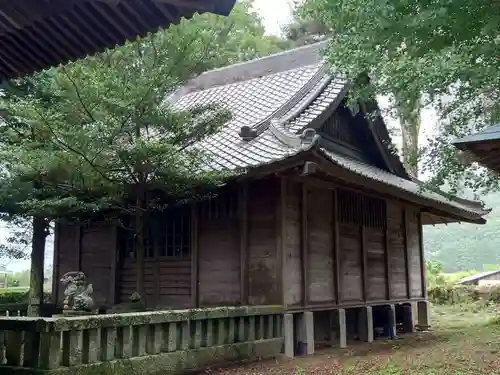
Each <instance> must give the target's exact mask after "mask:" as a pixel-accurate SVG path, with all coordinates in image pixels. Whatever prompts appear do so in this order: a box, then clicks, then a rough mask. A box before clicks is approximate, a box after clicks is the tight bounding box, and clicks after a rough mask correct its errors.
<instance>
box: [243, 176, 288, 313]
mask: <svg viewBox="0 0 500 375" xmlns="http://www.w3.org/2000/svg"><path fill="white" fill-rule="evenodd" d="M280 191H281V184H280V180H279V179H276V178H275V179H263V180H257V181H253V182H251V183H249V184H248V282H249V285H248V300H249V304H250V305H270V304H274V303H281V301H282V295H280V293H279V290H280V285H279V284H281V282H282V281H281V279H280V278H279V273H278V265H279V258H278V239H277V231H276V228H277V227H278V223H277V220H278V218H279V217H280V216H277V215H276V207H277V205H278V201H279V192H280Z"/></svg>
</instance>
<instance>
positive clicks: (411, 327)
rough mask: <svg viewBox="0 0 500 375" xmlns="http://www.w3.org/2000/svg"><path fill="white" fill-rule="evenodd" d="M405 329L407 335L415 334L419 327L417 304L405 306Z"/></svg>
mask: <svg viewBox="0 0 500 375" xmlns="http://www.w3.org/2000/svg"><path fill="white" fill-rule="evenodd" d="M403 317H404V321H403V327H404V332H405V333H413V332H415V331H416V327H417V306H416V303H414V302H412V303H408V304H405V305H403Z"/></svg>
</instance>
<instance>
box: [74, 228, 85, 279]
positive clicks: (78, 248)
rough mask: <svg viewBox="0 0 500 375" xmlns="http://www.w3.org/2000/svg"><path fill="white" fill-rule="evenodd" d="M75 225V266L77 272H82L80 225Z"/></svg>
mask: <svg viewBox="0 0 500 375" xmlns="http://www.w3.org/2000/svg"><path fill="white" fill-rule="evenodd" d="M75 225H76V236H75V257H76V260H75V264H76V266H77V268H78V271H81V270H82V233H83V231H82V225H81V224H75Z"/></svg>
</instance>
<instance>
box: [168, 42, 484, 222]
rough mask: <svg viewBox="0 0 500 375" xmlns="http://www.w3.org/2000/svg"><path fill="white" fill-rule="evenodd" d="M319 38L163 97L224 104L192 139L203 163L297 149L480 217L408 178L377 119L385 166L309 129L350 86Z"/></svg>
mask: <svg viewBox="0 0 500 375" xmlns="http://www.w3.org/2000/svg"><path fill="white" fill-rule="evenodd" d="M326 43H327V42H321V43H317V44H314V45H310V46H306V47H301V48H298V49H293V50H290V51H286V52H283V53H279V54H275V55H272V56H269V57H265V58H261V59H256V60H253V61H250V62H246V63H240V64H236V65H232V66H228V67H225V68H220V69H216V70H213V71H209V72H206V73H203V74H201V75H200V76H198V77H196V78H194V79H193V80H191V81H189V82H188V83H187V84H186V85H185V86H183V87H182V88H180V89H179V90H178V91H177V92H175V93H174V94H173V95H171V96H170V97H169V98H167V101H168V102H169V103H171V104H172V105H173V106H174V108H176V109H180V110H182V109H188V108H191V107H193V106H196V105H206V104H214V103H219V104H222V105H223V106H225V107H227V108H228V109H229V110H230V111H231V113H232V118H231V120H230V121H229V122H228V123H227V124H225V126H224V127H223V129H222V130H221V131H220V132H219V133H217V134H215V135H212V136H210V137H208V138H207V139H205V140H203V141H202V142H200V144H199V146H201V147H202V148H203V149H204V150H205V151H206V152H207V153H208V154H209V155H210V156H211V157H210V162H209V165H207V167H208V168H209V169H212V170H221V169H225V168H229V169H233V170H241V173H245V172H246V171H249V170H250V169H252V168H257V167H262V166H264V165H269V164H273V163H276V162H279V161H283V160H285V159H287V158H290V157H293V156H297V155H300V154H301V153H304V154H306V153H315V154H316V155H321V157H323V158H324V159H325V160H328V161H329V162H330V163H331V164H332V165H336V166H337V167H340V168H342V169H345V170H347V171H349V172H350V173H351V174H352V175H353V176H354V175H358V176H361V177H362V178H364V179H366V180H371V181H372V182H373V183H374V184H375V185H377V184H378V185H380V186H381V187H382V188H383V189H385V190H386V189H387V187H391V188H393V189H394V194H398V193H399V194H400V193H404V194H406V196H407V197H408V199H409V200H413V201H415V202H418V203H419V204H420V205H422V206H426V205H427V206H429V205H431V206H433V207H436V208H438V209H440V210H443V211H444V212H448V213H453V214H454V215H457V216H459V217H461V218H463V219H464V221H473V222H482V221H484V219H482V218H481V217H482V216H483V215H485V214H486V213H488V212H489V210H485V209H484V207H483V205H482V203H480V202H475V201H469V200H465V199H460V198H455V197H450V196H447V195H446V194H444V193H443V194H438V193H436V192H431V191H429V190H428V189H423V188H422V183H420V182H418V181H415V180H413V179H411V178H410V177H409V176H408V174H407V173H406V172H405V171H404V168H403V167H402V164H401V161H400V160H399V158H398V157H397V156H394V154H393V153H391V152H390V150H389V146H388V143H389V142H390V137H389V135H388V133H387V129H386V127H385V124H383V121H382V120H381V118H379V119H378V128H377V129H376V130H374V132H375V133H374V134H375V138H377V141H378V143H379V145H380V147H381V148H380V149H381V153H382V154H384V155H383V156H384V157H386V159H385V160H386V161H387V163H388V166H389V170H384V169H381V168H379V167H376V166H374V165H371V164H369V163H366V162H363V161H360V160H358V159H355V158H351V157H349V156H346V155H343V154H341V153H339V152H336V151H334V150H332V149H329V147H328V146H326V145H325V144H324V143H322V142H321V141H320V139H321V137H320V136H319V135H318V134H316V132H315V130H314V128H315V127H318V125H320V123H321V122H322V121H324V116H325V113H326V112H327V111H328V110H331V109H332V108H336V107H338V106H339V105H340V104H341V102H342V101H343V100H344V98H345V97H346V94H347V92H348V91H349V87H350V85H349V82H347V81H346V79H345V78H344V77H342V76H341V75H339V74H335V72H331V71H330V70H329V68H328V67H327V66H326V64H325V62H324V61H323V59H322V56H321V50H322V48H323V47H325V45H326ZM375 122H377V121H375ZM380 123H381V124H382V125H380ZM375 125H377V124H375ZM375 125H370V126H374V127H376V126H375Z"/></svg>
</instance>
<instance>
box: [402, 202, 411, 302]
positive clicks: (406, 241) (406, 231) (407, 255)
mask: <svg viewBox="0 0 500 375" xmlns="http://www.w3.org/2000/svg"><path fill="white" fill-rule="evenodd" d="M408 215H409V211H408V209H407V208H406V207H403V223H404V224H403V225H404V227H403V228H404V251H405V276H406V296H407V298H408V299H410V298H411V269H410V268H411V259H410V252H409V251H408V245H409V232H410V228H409V225H410V223H409V217H408Z"/></svg>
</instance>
